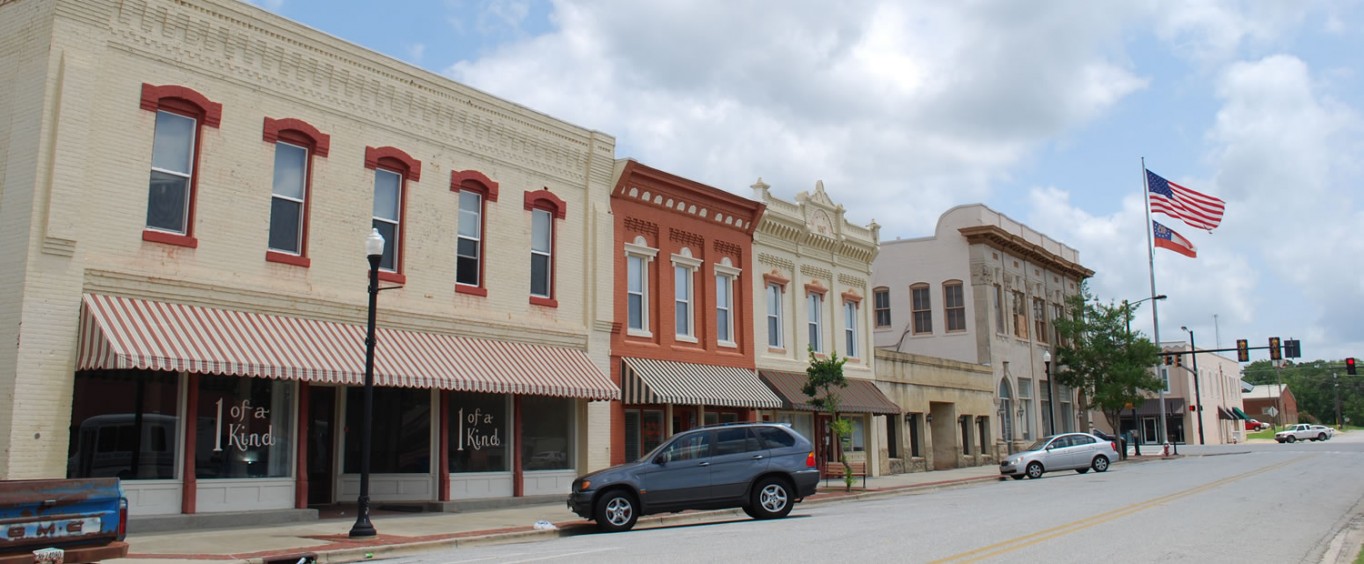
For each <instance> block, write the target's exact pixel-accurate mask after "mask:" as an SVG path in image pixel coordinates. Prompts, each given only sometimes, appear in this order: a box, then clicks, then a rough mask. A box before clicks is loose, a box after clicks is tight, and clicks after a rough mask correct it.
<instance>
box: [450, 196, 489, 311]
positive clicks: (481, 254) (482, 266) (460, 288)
mask: <svg viewBox="0 0 1364 564" xmlns="http://www.w3.org/2000/svg"><path fill="white" fill-rule="evenodd" d="M466 190H467V191H469V192H475V193H477V194H479V195H480V196H482V198H481V199H482V202H481V206H480V209H479V210H478V221H479V223H480V225H479V226H478V232H479V233H480V235H481V236H480V237H479V239H478V285H477V286H471V285H469V284H460V283H459V282H458V281H456V282H455V292H456V293H460V294H469V295H471V296H480V297H487V295H488V279H487V277H486V274H485V273H486V272H487V264H488V252H487V244H486V243H487V241H488V230H487V227H488V202H496V201H497V192H498V184H497V181H495V180H493V179H491V178H488V175H486V174H483V173H482V172H479V171H477V170H456V171H451V172H450V191H451V192H455V193H456V194H458V193H459V192H463V191H466ZM455 209H456V213H458V209H459V203H458V202H456V204H455ZM458 237H459V236H458V234H456V239H458ZM455 260H456V266H455V268H456V269H458V268H459V266H458V261H459V255H458V251H457V253H456V256H455ZM456 280H458V278H456Z"/></svg>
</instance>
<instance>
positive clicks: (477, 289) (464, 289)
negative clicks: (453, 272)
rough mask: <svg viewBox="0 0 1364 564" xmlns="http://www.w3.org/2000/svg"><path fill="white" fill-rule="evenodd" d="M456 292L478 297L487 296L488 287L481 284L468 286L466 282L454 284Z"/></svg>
mask: <svg viewBox="0 0 1364 564" xmlns="http://www.w3.org/2000/svg"><path fill="white" fill-rule="evenodd" d="M455 293H456V294H468V295H470V296H478V297H480V298H486V297H488V289H487V288H484V287H481V286H470V285H468V284H455Z"/></svg>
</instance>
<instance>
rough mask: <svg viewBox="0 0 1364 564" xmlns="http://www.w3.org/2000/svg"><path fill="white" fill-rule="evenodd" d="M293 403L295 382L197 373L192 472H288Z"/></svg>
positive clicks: (250, 474)
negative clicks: (197, 385) (198, 374)
mask: <svg viewBox="0 0 1364 564" xmlns="http://www.w3.org/2000/svg"><path fill="white" fill-rule="evenodd" d="M293 406H294V383H293V382H285V381H281V380H267V379H263V378H242V377H237V376H207V375H205V376H200V377H199V402H198V411H199V414H198V421H197V426H198V430H197V432H196V434H195V437H197V440H196V441H195V449H194V450H195V452H194V475H195V476H196V477H198V478H200V479H212V478H287V477H289V476H290V475H291V474H292V472H290V467H291V464H290V463H291V462H292V460H293V456H292V452H293V440H292V439H293V434H292V433H291V432H290V431H291V428H290V426H291V425H290V422H291V421H293Z"/></svg>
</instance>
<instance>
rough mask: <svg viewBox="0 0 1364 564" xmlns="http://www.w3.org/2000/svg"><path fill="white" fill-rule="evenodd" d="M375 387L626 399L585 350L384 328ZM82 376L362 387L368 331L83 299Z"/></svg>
mask: <svg viewBox="0 0 1364 564" xmlns="http://www.w3.org/2000/svg"><path fill="white" fill-rule="evenodd" d="M375 341H376V343H377V344H376V346H375V352H374V383H375V384H376V385H379V386H389V387H408V388H438V389H445V390H458V391H468V392H488V393H506V394H523V395H537V396H552V397H571V398H584V399H593V400H614V399H619V398H620V390H619V389H617V388H616V386H615V385H614V384H613V383H612V382H611V379H610V378H608V377H607V376H606V375H605V374H603V373H602V372H601V371H600V370H598V369H597V367H596V365H595V364H593V363H592V360H591V359H590V358H588V356H587V353H586V352H585V351H582V350H578V349H571V348H566V347H554V346H545V345H533V344H528V343H517V342H510V341H495V340H489V339H473V338H467V337H457V336H454V335H446V334H438V333H421V332H415V331H399V330H394V329H386V328H383V327H379V328H377V330H376V335H375ZM76 369H77V370H91V369H146V370H169V371H183V372H192V373H198V374H219V375H230V376H251V377H258V378H276V379H289V380H303V381H307V382H322V383H333V384H344V385H363V384H364V379H365V372H364V371H365V328H364V327H363V326H359V325H347V324H343V323H333V322H330V321H320V320H316V319H303V318H296V317H285V316H279V315H269V314H263V313H251V312H244V311H234V310H227V309H218V308H209V307H201V306H192V305H186V304H177V303H168V302H157V301H151V300H143V299H137V298H126V297H119V296H106V295H99V294H86V295H85V297H84V298H83V304H82V307H81V322H80V347H79V351H78V353H77V359H76Z"/></svg>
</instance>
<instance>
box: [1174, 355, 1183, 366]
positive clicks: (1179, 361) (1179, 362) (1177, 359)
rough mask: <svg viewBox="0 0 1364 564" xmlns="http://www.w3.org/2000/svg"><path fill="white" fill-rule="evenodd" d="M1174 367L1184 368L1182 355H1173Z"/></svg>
mask: <svg viewBox="0 0 1364 564" xmlns="http://www.w3.org/2000/svg"><path fill="white" fill-rule="evenodd" d="M1175 366H1180V367H1182V366H1184V355H1182V354H1177V355H1175Z"/></svg>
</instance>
